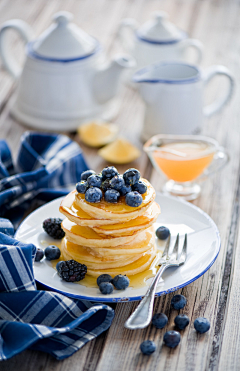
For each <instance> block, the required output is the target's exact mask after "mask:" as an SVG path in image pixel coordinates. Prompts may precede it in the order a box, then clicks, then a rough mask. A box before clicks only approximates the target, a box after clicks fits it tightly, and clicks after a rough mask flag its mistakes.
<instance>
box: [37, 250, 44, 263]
mask: <svg viewBox="0 0 240 371" xmlns="http://www.w3.org/2000/svg"><path fill="white" fill-rule="evenodd" d="M43 257H44V251H43V250H42V249H40V248H39V247H38V248H37V252H36V255H35V262H40V260H42V258H43Z"/></svg>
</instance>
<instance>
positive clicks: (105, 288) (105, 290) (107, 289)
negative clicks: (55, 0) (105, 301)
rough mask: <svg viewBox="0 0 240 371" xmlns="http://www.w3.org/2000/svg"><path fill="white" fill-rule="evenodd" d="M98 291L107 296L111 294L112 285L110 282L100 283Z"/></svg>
mask: <svg viewBox="0 0 240 371" xmlns="http://www.w3.org/2000/svg"><path fill="white" fill-rule="evenodd" d="M99 290H100V291H101V293H102V294H104V295H109V294H111V293H112V292H113V285H112V284H111V283H110V282H102V283H100V285H99Z"/></svg>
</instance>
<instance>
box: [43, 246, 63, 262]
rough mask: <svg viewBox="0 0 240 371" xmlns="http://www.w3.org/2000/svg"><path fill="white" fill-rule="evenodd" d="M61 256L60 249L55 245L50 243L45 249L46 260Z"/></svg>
mask: <svg viewBox="0 0 240 371" xmlns="http://www.w3.org/2000/svg"><path fill="white" fill-rule="evenodd" d="M60 256H61V251H60V249H59V248H58V247H57V246H55V245H50V246H48V247H46V249H45V257H46V259H47V260H56V259H59V258H60Z"/></svg>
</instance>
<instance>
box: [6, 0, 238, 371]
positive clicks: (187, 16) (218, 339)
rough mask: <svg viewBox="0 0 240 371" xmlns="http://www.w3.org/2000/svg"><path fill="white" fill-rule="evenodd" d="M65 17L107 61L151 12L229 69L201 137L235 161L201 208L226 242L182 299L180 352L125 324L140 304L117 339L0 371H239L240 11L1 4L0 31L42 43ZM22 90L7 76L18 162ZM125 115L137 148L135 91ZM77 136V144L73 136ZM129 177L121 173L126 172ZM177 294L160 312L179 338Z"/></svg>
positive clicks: (181, 2)
mask: <svg viewBox="0 0 240 371" xmlns="http://www.w3.org/2000/svg"><path fill="white" fill-rule="evenodd" d="M59 10H69V11H71V12H73V13H74V16H75V22H76V23H77V24H78V25H80V26H81V27H82V28H84V29H85V30H86V31H87V32H88V33H90V34H91V35H93V36H96V37H97V38H98V39H99V40H100V41H101V43H102V44H103V46H104V48H105V50H106V51H107V52H108V53H109V55H113V54H114V53H115V52H119V51H121V46H120V45H119V43H118V41H117V40H116V30H117V27H118V24H119V21H120V20H121V19H122V18H124V17H134V18H136V19H137V20H138V21H139V22H140V23H142V22H144V21H146V20H147V19H148V18H149V16H150V14H151V13H152V12H153V11H154V10H164V11H167V12H168V13H169V16H170V19H171V21H173V22H174V23H175V24H177V25H178V26H179V27H181V28H183V29H185V30H186V31H188V33H189V35H190V36H191V37H194V38H197V39H199V40H201V41H202V42H203V43H204V46H205V50H204V59H203V62H202V66H203V67H206V66H210V65H212V64H223V65H225V66H227V67H228V68H229V69H230V70H231V72H232V74H233V75H234V77H235V79H236V88H235V94H234V97H233V100H232V101H231V103H230V104H229V105H228V106H227V107H226V109H225V110H224V111H223V112H222V113H221V114H219V115H215V116H213V117H212V118H211V119H208V120H206V121H205V122H204V127H203V130H202V132H203V133H204V134H206V135H209V136H212V137H214V138H216V139H217V140H218V141H219V142H220V143H221V144H222V145H223V146H224V147H226V148H227V150H228V151H229V153H230V156H231V161H230V163H229V164H228V166H227V167H226V168H225V170H224V171H222V172H221V173H219V174H217V175H215V176H214V177H212V178H211V179H210V180H208V181H206V182H205V183H204V185H203V188H202V194H201V196H200V198H199V199H198V200H196V201H195V202H194V204H196V205H197V206H199V207H200V208H201V209H203V210H204V211H205V212H207V213H208V214H209V215H210V216H211V217H212V218H213V220H214V221H215V222H216V224H217V226H218V228H219V230H220V234H221V239H222V247H221V251H220V254H219V257H218V259H217V261H216V262H215V264H214V265H213V266H212V267H211V269H210V270H209V271H207V272H206V273H205V274H204V275H203V276H202V277H201V278H199V279H198V280H197V281H195V282H193V283H192V284H190V285H188V286H187V287H185V288H183V289H181V290H179V293H182V294H183V295H185V296H186V297H187V299H188V304H187V306H186V307H185V308H184V310H183V312H184V313H186V314H187V315H188V316H189V317H190V320H191V323H190V325H189V326H188V327H187V328H186V330H185V331H182V341H181V343H180V345H179V346H178V347H177V348H176V349H174V350H170V349H169V348H167V347H165V346H164V345H163V334H164V332H165V330H166V329H164V330H157V329H156V328H154V327H153V326H149V327H148V328H146V329H143V330H137V331H130V330H127V329H125V328H124V326H123V324H124V322H125V321H126V319H127V318H128V317H129V315H130V313H131V312H132V311H133V309H134V308H135V307H136V305H137V303H121V304H117V305H116V307H115V319H114V321H113V323H112V326H111V327H110V329H109V330H108V331H107V332H105V333H104V334H102V335H101V336H99V337H98V338H97V339H96V340H94V341H91V342H90V343H88V344H87V345H86V346H84V347H83V348H82V349H81V350H79V351H78V352H77V353H76V354H74V355H73V356H72V357H70V358H69V359H67V360H65V361H56V360H55V359H53V358H52V357H51V356H49V355H47V354H44V353H41V352H37V351H30V350H27V351H24V352H23V353H21V354H20V355H18V356H15V357H14V358H12V359H11V360H8V361H5V362H2V363H1V364H0V370H1V371H16V370H17V371H26V370H28V371H33V370H34V371H40V370H52V371H73V370H88V371H93V370H97V371H112V370H114V371H118V370H125V371H131V370H149V371H150V370H151V371H153V370H158V371H161V370H164V371H170V370H171V371H173V370H178V371H180V370H181V371H190V370H191V371H193V370H194V371H200V370H201V371H202V370H221V371H226V370H231V371H232V370H239V369H240V331H239V323H240V310H239V307H240V285H239V280H240V244H239V236H238V230H239V213H240V169H239V158H240V124H239V118H240V104H239V102H240V92H239V85H238V82H239V81H240V68H239V67H240V22H239V19H240V3H239V2H238V1H233V0H222V1H221V0H212V1H207V0H201V1H200V0H161V1H157V0H148V1H147V0H95V1H94V0H68V1H64V0H34V1H33V0H14V1H13V0H12V1H9V0H0V24H1V23H3V22H4V21H6V20H9V19H12V18H21V19H23V20H25V21H27V22H28V23H29V24H30V25H31V26H32V27H33V29H34V31H35V34H36V35H39V34H40V33H41V32H42V31H43V30H44V29H45V28H46V27H47V26H48V25H49V23H50V20H51V16H52V15H53V14H54V13H55V12H56V11H59ZM9 42H11V45H12V50H13V52H14V53H15V55H16V56H17V57H18V59H21V60H23V46H22V43H20V42H19V39H18V38H17V37H16V36H15V35H14V34H13V35H10V38H9ZM224 83H225V82H224V81H221V79H219V80H218V81H217V79H216V82H215V83H214V84H212V85H211V86H210V87H209V93H208V96H207V99H209V100H210V99H214V97H215V96H216V95H217V94H218V93H219V90H220V89H221V87H223V86H224ZM14 89H15V86H14V84H13V81H12V79H11V77H10V76H9V75H8V74H7V73H6V72H5V71H4V70H3V69H2V68H1V71H0V113H1V116H0V138H4V139H6V140H7V141H8V143H9V146H10V147H11V149H12V151H13V153H14V154H15V155H16V153H17V149H18V145H19V139H20V136H21V134H22V133H23V132H24V131H25V130H27V128H26V127H24V126H22V125H20V124H19V123H18V122H16V121H14V119H13V118H11V116H10V115H9V107H10V105H11V96H12V93H13V91H14ZM121 102H122V103H121V110H120V113H119V115H118V117H117V118H116V120H115V122H116V123H117V124H118V125H119V127H120V132H121V133H122V134H123V135H124V136H125V137H126V138H128V139H129V140H131V141H132V142H133V143H135V144H136V145H137V146H138V147H139V148H141V147H142V144H141V142H140V139H139V137H140V132H141V127H142V120H143V112H144V106H143V103H142V101H141V99H140V98H139V96H138V94H137V93H136V92H135V91H133V90H132V89H130V88H128V87H123V88H122V92H121ZM71 136H72V137H73V138H74V139H75V140H77V141H78V138H77V136H76V135H74V134H71ZM81 146H82V148H83V150H84V152H85V156H86V159H87V162H88V164H89V166H90V167H91V168H94V169H97V170H100V169H102V168H103V167H104V166H105V162H104V161H103V160H101V159H100V157H98V156H97V154H96V151H95V150H90V149H89V148H87V147H85V146H84V145H82V144H81ZM131 165H132V166H134V167H137V168H139V169H140V171H141V173H142V174H143V175H144V176H145V177H147V178H148V179H150V181H151V182H152V184H153V186H154V187H155V188H156V190H160V189H161V186H162V183H163V179H162V178H160V177H159V175H157V174H156V173H155V172H154V171H153V170H152V167H151V165H150V163H149V161H148V160H147V158H146V156H145V155H144V154H142V156H141V158H140V159H139V160H137V161H136V162H134V163H133V164H131ZM125 169H126V167H121V168H120V171H123V170H125ZM172 296H173V294H169V295H167V296H163V297H160V298H158V299H156V302H155V312H160V311H161V312H162V311H163V312H164V313H166V314H167V316H168V317H169V324H168V326H167V329H168V330H170V329H173V320H174V317H175V316H176V314H177V313H176V311H174V310H173V309H171V308H170V301H171V298H172ZM198 316H204V317H206V318H208V319H209V320H210V322H211V329H210V331H209V332H208V333H207V334H205V335H197V333H196V332H195V330H194V328H193V321H194V319H195V318H196V317H198ZM146 339H152V340H154V341H155V342H156V345H157V351H156V352H155V353H154V354H153V355H152V356H150V357H147V356H143V355H142V354H140V351H139V345H140V343H141V342H142V341H143V340H146Z"/></svg>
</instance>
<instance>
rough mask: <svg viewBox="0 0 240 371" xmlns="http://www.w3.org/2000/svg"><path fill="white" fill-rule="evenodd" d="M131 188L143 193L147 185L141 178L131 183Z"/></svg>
mask: <svg viewBox="0 0 240 371" xmlns="http://www.w3.org/2000/svg"><path fill="white" fill-rule="evenodd" d="M132 190H133V191H137V192H138V193H140V194H141V195H143V194H144V193H146V192H147V185H146V184H145V183H144V182H143V181H142V180H139V181H138V182H136V183H135V184H133V186H132Z"/></svg>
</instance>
